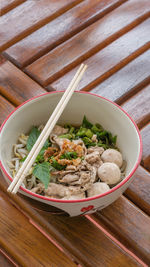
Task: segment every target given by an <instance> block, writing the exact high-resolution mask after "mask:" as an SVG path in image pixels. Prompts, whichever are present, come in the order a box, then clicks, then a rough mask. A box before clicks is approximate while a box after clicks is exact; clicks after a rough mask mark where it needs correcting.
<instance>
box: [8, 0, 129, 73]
mask: <svg viewBox="0 0 150 267" xmlns="http://www.w3.org/2000/svg"><path fill="white" fill-rule="evenodd" d="M123 2H125V0H102V1H97V0H92V1H91V0H85V1H83V2H81V3H80V4H78V5H77V6H75V7H74V8H72V9H70V10H69V11H67V12H65V13H64V14H62V15H61V16H59V17H57V18H56V19H54V20H53V21H51V22H49V23H47V24H46V25H44V26H43V27H41V28H40V29H39V30H37V31H35V32H33V33H32V34H30V35H29V36H27V37H26V38H24V39H22V40H21V41H19V42H17V43H16V44H14V45H13V46H11V47H10V48H8V49H7V50H6V51H5V52H4V54H5V55H6V56H7V58H9V59H10V60H11V61H13V62H14V63H15V64H16V65H18V66H19V67H21V68H22V67H24V66H26V65H28V64H31V63H32V62H33V61H35V60H36V59H37V58H39V57H41V56H43V55H44V54H45V53H46V52H48V51H50V50H52V49H54V48H55V47H56V46H58V45H59V44H61V43H62V42H64V41H66V40H67V39H69V38H70V37H72V36H73V35H75V34H76V33H77V32H79V31H81V30H83V29H84V28H86V27H87V26H89V25H90V24H91V23H93V22H94V21H96V20H97V19H99V18H101V17H102V16H104V15H106V13H108V12H110V11H111V10H112V9H114V8H116V7H117V6H119V5H120V4H122V3H123ZM41 36H42V42H41Z"/></svg>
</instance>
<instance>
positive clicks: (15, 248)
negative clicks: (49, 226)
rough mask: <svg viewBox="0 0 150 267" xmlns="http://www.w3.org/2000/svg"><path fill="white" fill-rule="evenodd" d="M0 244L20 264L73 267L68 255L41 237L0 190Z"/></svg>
mask: <svg viewBox="0 0 150 267" xmlns="http://www.w3.org/2000/svg"><path fill="white" fill-rule="evenodd" d="M0 237H1V238H0V245H1V247H2V248H4V249H5V250H6V251H8V253H9V254H10V255H12V256H13V257H14V258H15V259H16V260H17V262H18V263H19V264H20V265H21V266H37V267H38V266H49V264H50V265H51V266H60V265H59V264H60V263H61V265H62V266H68V267H75V266H76V264H74V263H73V262H72V261H71V260H69V258H67V256H65V255H64V253H62V252H61V251H60V250H59V249H57V248H56V247H55V246H54V245H53V244H52V243H51V242H50V241H49V240H48V239H47V238H46V237H44V236H43V235H42V234H41V233H40V232H39V231H38V230H37V229H35V227H34V226H32V225H31V224H30V223H29V221H28V219H27V218H26V217H25V216H24V215H22V214H21V213H20V212H19V211H18V210H17V209H16V208H15V207H14V206H13V205H12V204H10V203H9V198H8V197H6V195H4V193H2V192H1V193H0Z"/></svg>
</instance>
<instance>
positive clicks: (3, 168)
mask: <svg viewBox="0 0 150 267" xmlns="http://www.w3.org/2000/svg"><path fill="white" fill-rule="evenodd" d="M63 92H64V91H54V92H47V93H44V94H41V95H38V96H35V97H32V98H30V99H29V100H27V101H25V102H23V103H22V104H21V105H19V106H18V107H17V108H15V109H14V110H13V111H12V112H11V113H10V114H9V115H8V116H7V118H6V119H5V120H4V122H3V124H2V125H1V127H0V133H1V131H2V129H3V127H4V125H5V123H6V122H7V120H8V119H9V118H10V117H11V115H12V114H13V113H14V112H16V110H18V109H19V108H20V107H22V106H23V105H25V104H26V103H28V102H30V101H32V100H34V99H36V98H39V97H42V96H45V95H49V94H57V93H63ZM75 93H79V94H88V95H93V96H96V97H100V98H102V99H104V100H106V101H108V102H110V103H111V104H113V105H115V106H116V107H118V108H119V109H120V110H121V111H122V112H123V113H125V114H126V116H127V117H128V118H129V119H130V120H131V122H132V123H133V125H134V126H135V128H136V131H137V134H138V136H139V140H140V152H139V156H138V160H137V163H136V164H135V166H134V169H133V170H132V172H131V173H130V174H129V175H128V176H127V177H126V178H125V179H124V180H123V181H122V182H120V183H119V184H118V185H116V186H115V187H113V188H112V189H110V190H109V191H107V192H105V193H103V194H100V195H97V196H94V197H89V198H86V199H78V200H61V199H54V198H49V197H45V196H41V195H38V194H35V193H33V192H31V191H30V190H28V189H26V188H24V187H22V186H20V190H22V191H24V192H25V193H27V194H29V195H31V196H33V197H36V198H39V199H43V200H46V201H50V202H59V203H77V202H87V201H91V200H95V199H98V198H101V197H104V196H106V195H109V194H111V193H112V192H114V191H115V190H117V189H118V188H120V187H121V186H122V185H124V184H125V183H126V182H127V181H128V180H129V179H130V178H131V177H132V175H133V174H134V172H135V171H136V169H137V167H138V166H139V164H140V162H141V157H142V138H141V135H140V131H139V129H138V127H137V125H136V123H135V122H134V120H133V119H132V118H131V117H130V115H129V114H128V113H127V112H126V111H125V110H123V109H122V107H120V106H119V105H117V104H116V103H114V102H113V101H111V100H109V99H107V98H105V97H103V96H99V95H97V94H93V93H90V92H81V91H75ZM0 167H1V169H2V171H3V172H4V173H5V175H6V176H7V177H8V179H9V180H10V181H12V180H13V179H12V177H11V176H10V175H9V174H8V172H7V171H6V169H5V167H4V166H3V164H2V162H1V161H0Z"/></svg>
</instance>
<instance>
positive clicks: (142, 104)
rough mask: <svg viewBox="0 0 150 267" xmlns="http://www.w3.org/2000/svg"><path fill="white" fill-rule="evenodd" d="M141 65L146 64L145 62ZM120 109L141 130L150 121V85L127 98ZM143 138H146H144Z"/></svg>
mask: <svg viewBox="0 0 150 267" xmlns="http://www.w3.org/2000/svg"><path fill="white" fill-rule="evenodd" d="M149 52H150V51H149ZM149 56H150V53H149ZM143 63H144V64H146V61H144V62H143ZM147 67H148V66H147ZM140 68H142V66H141V65H139V69H140ZM137 75H138V74H137ZM142 78H143V77H142ZM126 79H127V77H126ZM122 107H123V109H124V110H126V111H127V112H128V113H129V114H130V115H131V117H132V118H133V119H134V120H135V121H136V123H137V125H138V127H139V128H142V127H143V126H144V125H145V124H146V123H148V121H150V85H148V86H147V87H145V88H144V89H142V90H141V91H139V92H138V93H137V94H136V95H134V96H132V97H131V98H129V100H127V101H126V102H124V103H123V105H122ZM144 138H146V137H145V136H144ZM147 141H148V139H146V140H145V142H147ZM147 143H148V142H147Z"/></svg>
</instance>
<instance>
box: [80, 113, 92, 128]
mask: <svg viewBox="0 0 150 267" xmlns="http://www.w3.org/2000/svg"><path fill="white" fill-rule="evenodd" d="M92 126H93V124H92V123H91V122H89V121H88V120H87V118H86V116H85V115H84V117H83V121H82V127H85V128H89V129H91V128H92Z"/></svg>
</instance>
